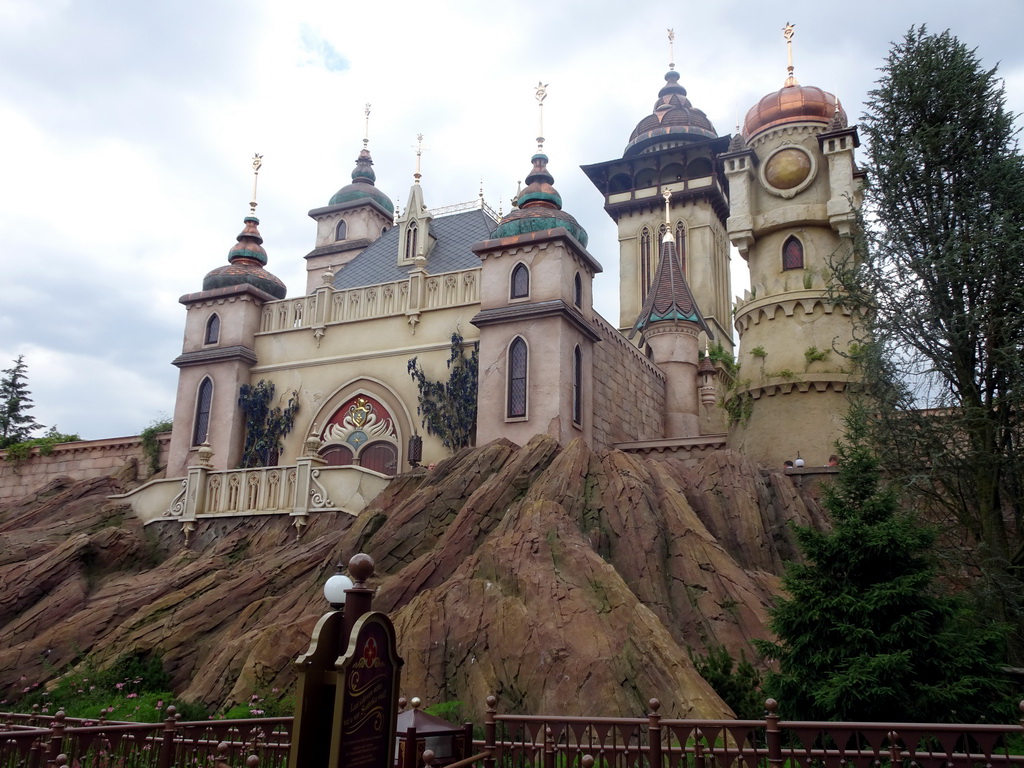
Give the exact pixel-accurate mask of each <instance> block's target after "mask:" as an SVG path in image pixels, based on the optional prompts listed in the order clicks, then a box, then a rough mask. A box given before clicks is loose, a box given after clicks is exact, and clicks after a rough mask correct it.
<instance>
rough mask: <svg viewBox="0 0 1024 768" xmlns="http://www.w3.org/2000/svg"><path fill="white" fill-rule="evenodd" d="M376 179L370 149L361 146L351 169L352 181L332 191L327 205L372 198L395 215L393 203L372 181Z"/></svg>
mask: <svg viewBox="0 0 1024 768" xmlns="http://www.w3.org/2000/svg"><path fill="white" fill-rule="evenodd" d="M376 180H377V174H376V173H374V172H373V159H372V158H371V157H370V151H369V150H368V149H366V148H365V147H363V149H362V151H361V152H360V153H359V157H357V158H356V167H355V169H353V171H352V183H351V184H347V185H346V186H344V187H342V188H341V189H339V190H338V191H337V192H335V193H334V197H332V198H331V202H329V203H328V205H340V204H341V203H351V202H353V201H358V200H373V201H374V202H375V203H377V204H378V205H380V206H381V207H383V208H384V210H386V211H387V212H388V213H390V214H391V215H392V216H394V215H395V204H394V203H392V202H391V199H390V198H389V197H388V196H387V195H385V194H384V193H383V192H381V191H380V190H379V189H377V187H375V186H374V185H373V183H374V182H375V181H376Z"/></svg>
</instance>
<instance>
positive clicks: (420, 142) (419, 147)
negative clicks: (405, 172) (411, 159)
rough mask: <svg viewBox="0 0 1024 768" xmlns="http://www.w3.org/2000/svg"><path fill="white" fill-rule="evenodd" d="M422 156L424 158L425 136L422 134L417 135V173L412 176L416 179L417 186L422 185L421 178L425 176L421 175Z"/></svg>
mask: <svg viewBox="0 0 1024 768" xmlns="http://www.w3.org/2000/svg"><path fill="white" fill-rule="evenodd" d="M422 156H423V134H422V133H417V134H416V173H414V174H413V175H412V176H413V178H414V179H416V183H417V184H419V183H420V178H421V177H422V176H423V174H421V173H420V158H421V157H422Z"/></svg>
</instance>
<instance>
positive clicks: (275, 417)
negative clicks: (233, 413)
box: [238, 379, 299, 468]
mask: <svg viewBox="0 0 1024 768" xmlns="http://www.w3.org/2000/svg"><path fill="white" fill-rule="evenodd" d="M298 397H299V393H298V392H296V391H293V392H292V394H291V397H289V398H288V405H287V406H286V407H285V408H284V410H282V409H281V408H280V407H279V406H274V407H271V405H272V403H273V402H274V383H273V382H270V381H264V380H263V379H260V380H259V381H258V382H257V383H256V384H255V385H254V386H249V385H248V384H243V385H242V387H241V389H240V390H239V393H238V405H239V407H241V409H242V412H243V413H244V414H245V447H244V448H243V449H242V463H241V466H242V467H243V468H249V467H270V466H273V465H274V464H277V461H278V458H279V456H280V454H281V440H282V439H283V438H284V436H285V435H287V434H288V433H289V432H291V431H292V426H293V425H294V424H295V414H296V413H298V411H299V401H298Z"/></svg>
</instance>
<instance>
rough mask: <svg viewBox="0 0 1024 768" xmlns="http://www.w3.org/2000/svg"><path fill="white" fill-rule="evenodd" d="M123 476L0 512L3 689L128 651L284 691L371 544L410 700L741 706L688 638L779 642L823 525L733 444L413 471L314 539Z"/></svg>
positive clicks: (207, 698)
mask: <svg viewBox="0 0 1024 768" xmlns="http://www.w3.org/2000/svg"><path fill="white" fill-rule="evenodd" d="M118 490H119V488H118V486H117V481H116V480H115V479H114V478H101V479H98V480H90V481H84V482H74V481H71V480H70V479H65V480H59V481H55V482H54V483H51V484H50V485H49V486H47V487H45V488H43V489H41V490H39V491H37V492H36V493H34V494H32V495H30V496H28V497H26V498H25V499H23V500H21V501H19V502H17V503H13V504H7V505H5V506H0V698H7V697H9V696H11V695H13V694H15V693H16V692H17V690H19V689H20V688H21V687H22V686H23V685H25V684H26V682H27V683H28V684H31V683H33V682H37V681H43V680H46V679H49V678H51V677H53V674H54V670H56V671H57V672H59V671H61V670H65V669H67V668H69V667H70V666H72V665H75V664H79V663H82V661H83V660H84V659H86V657H88V659H89V660H90V663H94V664H97V665H99V666H104V665H106V664H110V663H112V662H113V661H114V660H115V659H117V658H118V657H119V656H121V655H123V654H125V653H153V654H159V656H160V658H161V659H162V660H163V663H164V666H165V668H166V669H167V671H168V673H169V674H170V675H171V678H172V681H173V685H174V687H175V690H176V691H177V692H179V693H181V694H183V695H184V697H185V698H187V699H191V700H197V701H201V702H203V703H204V704H206V705H207V706H210V707H212V708H217V707H224V706H227V705H230V704H232V703H236V702H238V701H242V700H245V699H247V698H248V696H249V695H250V694H251V693H252V692H254V691H257V690H258V691H260V692H261V693H266V692H268V691H270V690H271V689H272V688H278V689H281V690H286V689H288V688H289V686H291V684H292V683H293V682H294V679H295V671H294V667H293V665H292V664H291V661H292V660H293V659H294V658H295V657H296V656H297V655H298V654H299V653H301V652H302V651H304V650H305V648H306V646H307V644H308V641H309V635H310V631H311V630H312V627H313V625H314V623H315V622H316V619H317V618H318V617H319V615H320V614H321V613H322V612H323V611H324V610H326V605H325V604H324V602H323V598H322V596H321V585H322V584H323V581H324V580H325V579H326V577H327V576H328V575H329V574H330V573H331V572H332V571H333V569H334V565H335V563H337V562H338V561H339V560H346V561H347V559H348V558H349V557H350V556H351V555H352V554H354V553H356V552H358V551H363V552H367V553H369V554H370V555H372V556H373V557H374V559H375V560H376V562H377V576H376V577H375V581H376V583H377V586H378V594H377V597H376V599H375V603H374V607H375V609H377V610H383V611H387V612H388V613H389V614H390V615H391V616H392V617H393V619H394V621H395V625H396V627H397V630H398V637H399V652H400V654H401V655H402V656H403V657H404V659H405V667H404V670H403V677H402V689H403V692H404V693H405V694H406V695H407V696H412V695H418V696H420V697H422V698H423V699H424V700H425V701H427V702H439V701H446V700H454V699H458V700H461V701H463V702H464V703H465V705H466V708H467V710H468V711H469V712H470V713H472V714H473V715H474V716H475V717H476V718H478V719H479V717H480V716H481V715H482V709H483V706H484V703H483V702H484V699H485V697H486V696H487V695H488V694H490V693H497V695H498V696H499V699H500V701H501V704H500V706H501V708H502V709H503V710H506V711H508V710H513V711H514V710H518V711H530V712H559V713H563V714H584V713H586V714H595V715H602V714H603V715H615V714H630V715H636V714H640V713H642V712H643V711H644V710H645V706H646V704H645V703H646V701H647V699H648V698H650V697H651V696H656V697H658V698H659V699H661V701H662V705H663V706H662V710H661V712H662V714H663V715H665V716H669V717H673V716H675V717H680V716H700V717H719V716H727V715H728V714H729V712H728V708H727V707H726V706H725V705H724V704H723V703H722V702H721V700H720V699H719V698H718V697H717V696H716V695H715V694H714V692H713V691H712V690H711V689H710V688H709V687H708V686H707V684H706V683H705V682H704V681H703V680H702V679H701V678H700V676H699V675H697V673H696V671H695V670H694V668H693V664H692V662H691V661H690V657H689V653H688V649H690V648H692V649H694V650H695V651H698V652H701V651H703V650H704V649H705V648H706V647H707V646H708V645H709V644H713V643H719V644H724V645H725V646H727V647H728V648H730V649H732V650H733V651H734V652H735V653H738V652H739V650H741V649H746V648H747V644H748V642H749V640H751V639H752V638H755V637H765V632H766V630H765V627H764V625H765V619H766V609H767V606H768V604H769V601H770V599H771V596H772V594H773V593H774V592H775V591H776V590H777V589H778V575H779V573H780V572H781V569H782V567H783V563H784V562H785V561H786V560H787V559H789V558H791V557H792V556H793V554H794V552H795V546H794V541H793V536H792V531H791V528H790V526H789V523H790V522H798V523H801V524H805V525H808V524H809V525H821V524H822V519H821V513H820V510H819V509H818V507H817V505H816V504H815V503H814V502H813V501H811V500H809V499H807V498H805V497H804V496H803V495H802V494H801V493H800V492H799V489H798V488H795V487H794V486H793V485H792V483H791V482H790V478H788V477H785V476H783V475H782V474H781V473H762V472H761V471H760V470H759V469H758V468H757V466H756V465H754V464H753V463H751V462H749V461H748V460H746V459H744V458H742V457H740V456H738V455H735V454H730V453H719V454H715V455H712V456H710V457H708V458H706V459H705V460H703V462H702V463H701V464H699V465H698V466H686V465H684V464H683V463H681V462H677V461H672V460H669V461H666V462H655V461H648V460H645V459H642V458H639V457H637V456H633V455H627V454H623V453H620V452H617V451H610V452H606V453H594V452H592V451H590V450H589V449H588V448H587V447H586V446H585V445H584V444H583V443H582V442H580V441H575V442H573V443H570V444H569V445H568V446H566V447H565V448H564V449H563V448H560V447H559V446H558V444H557V443H555V442H554V441H553V440H551V439H550V438H547V437H544V436H539V437H537V438H534V439H533V440H532V441H531V442H530V443H528V444H527V445H525V446H523V447H521V448H520V447H517V446H515V445H513V444H512V443H510V442H507V441H503V440H498V441H495V442H493V443H490V444H488V445H485V446H482V447H479V448H475V449H468V450H465V451H463V452H461V453H459V454H457V455H455V456H453V457H452V458H450V459H448V460H447V461H445V462H443V463H442V464H440V465H439V466H438V467H437V468H436V469H435V470H434V471H433V472H430V473H426V472H420V473H417V474H412V475H406V476H401V477H398V478H396V479H395V480H394V481H393V482H392V483H391V484H390V485H389V486H388V488H387V489H385V491H384V492H383V493H382V494H381V495H380V496H379V497H378V498H377V499H375V500H374V502H373V503H372V504H371V505H370V506H369V507H368V508H367V509H366V510H364V511H363V512H362V513H361V514H360V515H359V516H358V517H356V518H351V517H348V516H346V515H335V514H332V513H325V514H321V515H318V516H315V517H314V518H313V519H312V520H311V521H310V525H309V526H308V527H307V530H306V532H305V533H304V534H303V538H302V540H301V541H296V540H295V537H294V533H293V529H291V528H290V527H289V523H290V520H289V519H288V518H286V517H258V518H250V519H242V518H224V519H222V520H217V521H215V522H205V523H202V524H201V525H200V527H199V529H198V530H197V531H196V532H195V533H194V534H193V535H192V539H191V543H190V545H189V546H188V547H186V546H185V545H184V541H183V539H182V536H181V533H180V531H179V530H178V529H177V527H176V526H172V525H171V524H165V523H154V524H151V525H150V526H148V527H147V528H145V529H143V527H142V526H141V524H140V523H139V522H138V521H137V520H135V519H134V518H132V517H131V516H130V512H129V511H128V510H127V509H126V508H125V507H124V506H121V505H118V504H115V503H111V502H108V501H107V500H106V496H107V495H109V494H112V493H116V492H117V491H118ZM23 675H24V676H25V679H24V681H23V680H22V676H23Z"/></svg>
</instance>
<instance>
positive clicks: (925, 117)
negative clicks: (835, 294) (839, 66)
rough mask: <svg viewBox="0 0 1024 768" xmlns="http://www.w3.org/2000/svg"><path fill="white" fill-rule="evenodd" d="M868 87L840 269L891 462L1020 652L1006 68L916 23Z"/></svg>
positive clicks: (1015, 225)
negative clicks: (856, 243)
mask: <svg viewBox="0 0 1024 768" xmlns="http://www.w3.org/2000/svg"><path fill="white" fill-rule="evenodd" d="M880 71H881V73H882V74H881V77H880V79H879V81H878V84H877V87H876V88H875V89H874V90H873V91H872V92H871V99H870V103H869V105H868V109H867V113H866V114H865V116H864V121H863V126H862V131H863V133H864V136H865V138H866V139H867V142H868V146H869V149H868V167H867V171H868V182H869V183H868V185H867V188H866V189H865V206H866V219H867V221H868V222H869V224H870V226H869V227H868V231H867V239H866V249H865V251H864V260H863V263H861V264H858V265H850V266H851V267H852V268H850V269H847V270H842V269H840V270H838V274H839V276H840V280H841V282H842V284H843V285H842V288H843V293H844V294H845V295H846V296H849V297H851V298H852V301H853V302H854V304H856V305H857V307H856V308H857V309H866V310H868V311H867V312H866V313H864V314H863V315H861V313H859V312H854V313H853V316H854V317H862V316H863V317H864V318H866V319H867V321H868V327H866V328H865V329H864V330H865V331H866V333H865V334H864V340H865V341H867V342H869V344H868V346H867V348H868V349H869V351H871V352H877V353H878V354H868V355H865V356H864V358H863V362H865V363H867V365H866V367H865V371H864V380H865V382H866V384H867V385H868V391H869V392H870V393H871V394H872V395H873V396H874V397H875V398H876V400H875V403H874V404H873V408H874V409H875V410H876V412H877V414H878V416H877V418H876V419H875V420H874V423H873V439H874V440H875V441H876V446H877V449H878V451H879V453H880V456H881V457H882V459H883V461H884V463H885V466H886V467H887V469H889V470H891V471H892V472H896V473H899V476H900V481H901V482H902V483H904V484H905V485H906V486H907V487H908V488H909V489H910V490H912V491H913V492H914V494H915V505H916V506H917V507H918V508H920V509H925V508H927V510H928V514H929V517H930V518H932V519H936V520H938V519H949V520H951V521H955V522H956V523H957V525H958V526H959V529H960V530H959V531H958V533H959V536H957V537H956V538H957V540H958V541H960V540H965V541H966V542H967V543H968V544H969V546H968V547H965V548H964V549H963V551H959V552H955V553H953V555H954V556H957V557H963V558H968V559H969V562H968V563H967V569H969V570H974V571H977V572H980V573H981V575H982V577H983V579H982V582H981V585H982V586H983V587H984V589H982V590H979V594H980V595H981V596H982V598H983V601H984V602H985V603H986V610H987V611H988V612H989V613H991V614H993V615H994V616H996V617H997V618H999V620H1001V621H1004V622H1006V623H1007V624H1010V625H1012V626H1014V628H1015V636H1012V637H1011V648H1013V649H1015V660H1016V661H1017V662H1018V664H1020V663H1024V583H1022V579H1021V577H1020V573H1021V566H1022V565H1024V536H1022V532H1024V452H1022V451H1021V446H1022V445H1024V422H1022V421H1021V418H1020V416H1021V414H1022V413H1024V364H1022V356H1021V350H1022V349H1024V312H1021V310H1020V308H1021V307H1022V306H1024V156H1022V155H1021V153H1020V151H1019V149H1018V146H1017V139H1016V136H1017V130H1016V128H1015V127H1014V119H1015V118H1014V115H1013V113H1012V112H1010V111H1009V110H1008V109H1007V108H1006V103H1005V93H1004V85H1003V82H1002V80H1001V79H1000V78H999V77H998V76H997V71H996V69H995V68H993V69H987V68H984V67H982V65H981V62H980V60H979V57H978V55H977V54H976V52H975V51H973V50H971V49H970V48H968V47H967V46H966V45H964V44H963V43H962V42H960V41H959V40H958V39H957V38H956V37H955V36H953V35H952V34H950V33H949V32H948V31H946V32H943V33H941V34H930V33H928V32H927V30H926V29H925V28H924V27H920V28H914V29H911V30H910V31H909V32H908V33H907V34H906V36H905V37H904V39H903V40H902V41H899V42H897V43H896V44H894V45H893V47H892V50H891V52H890V54H889V56H888V58H887V59H886V61H885V63H884V65H883V66H882V67H881V70H880Z"/></svg>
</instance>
